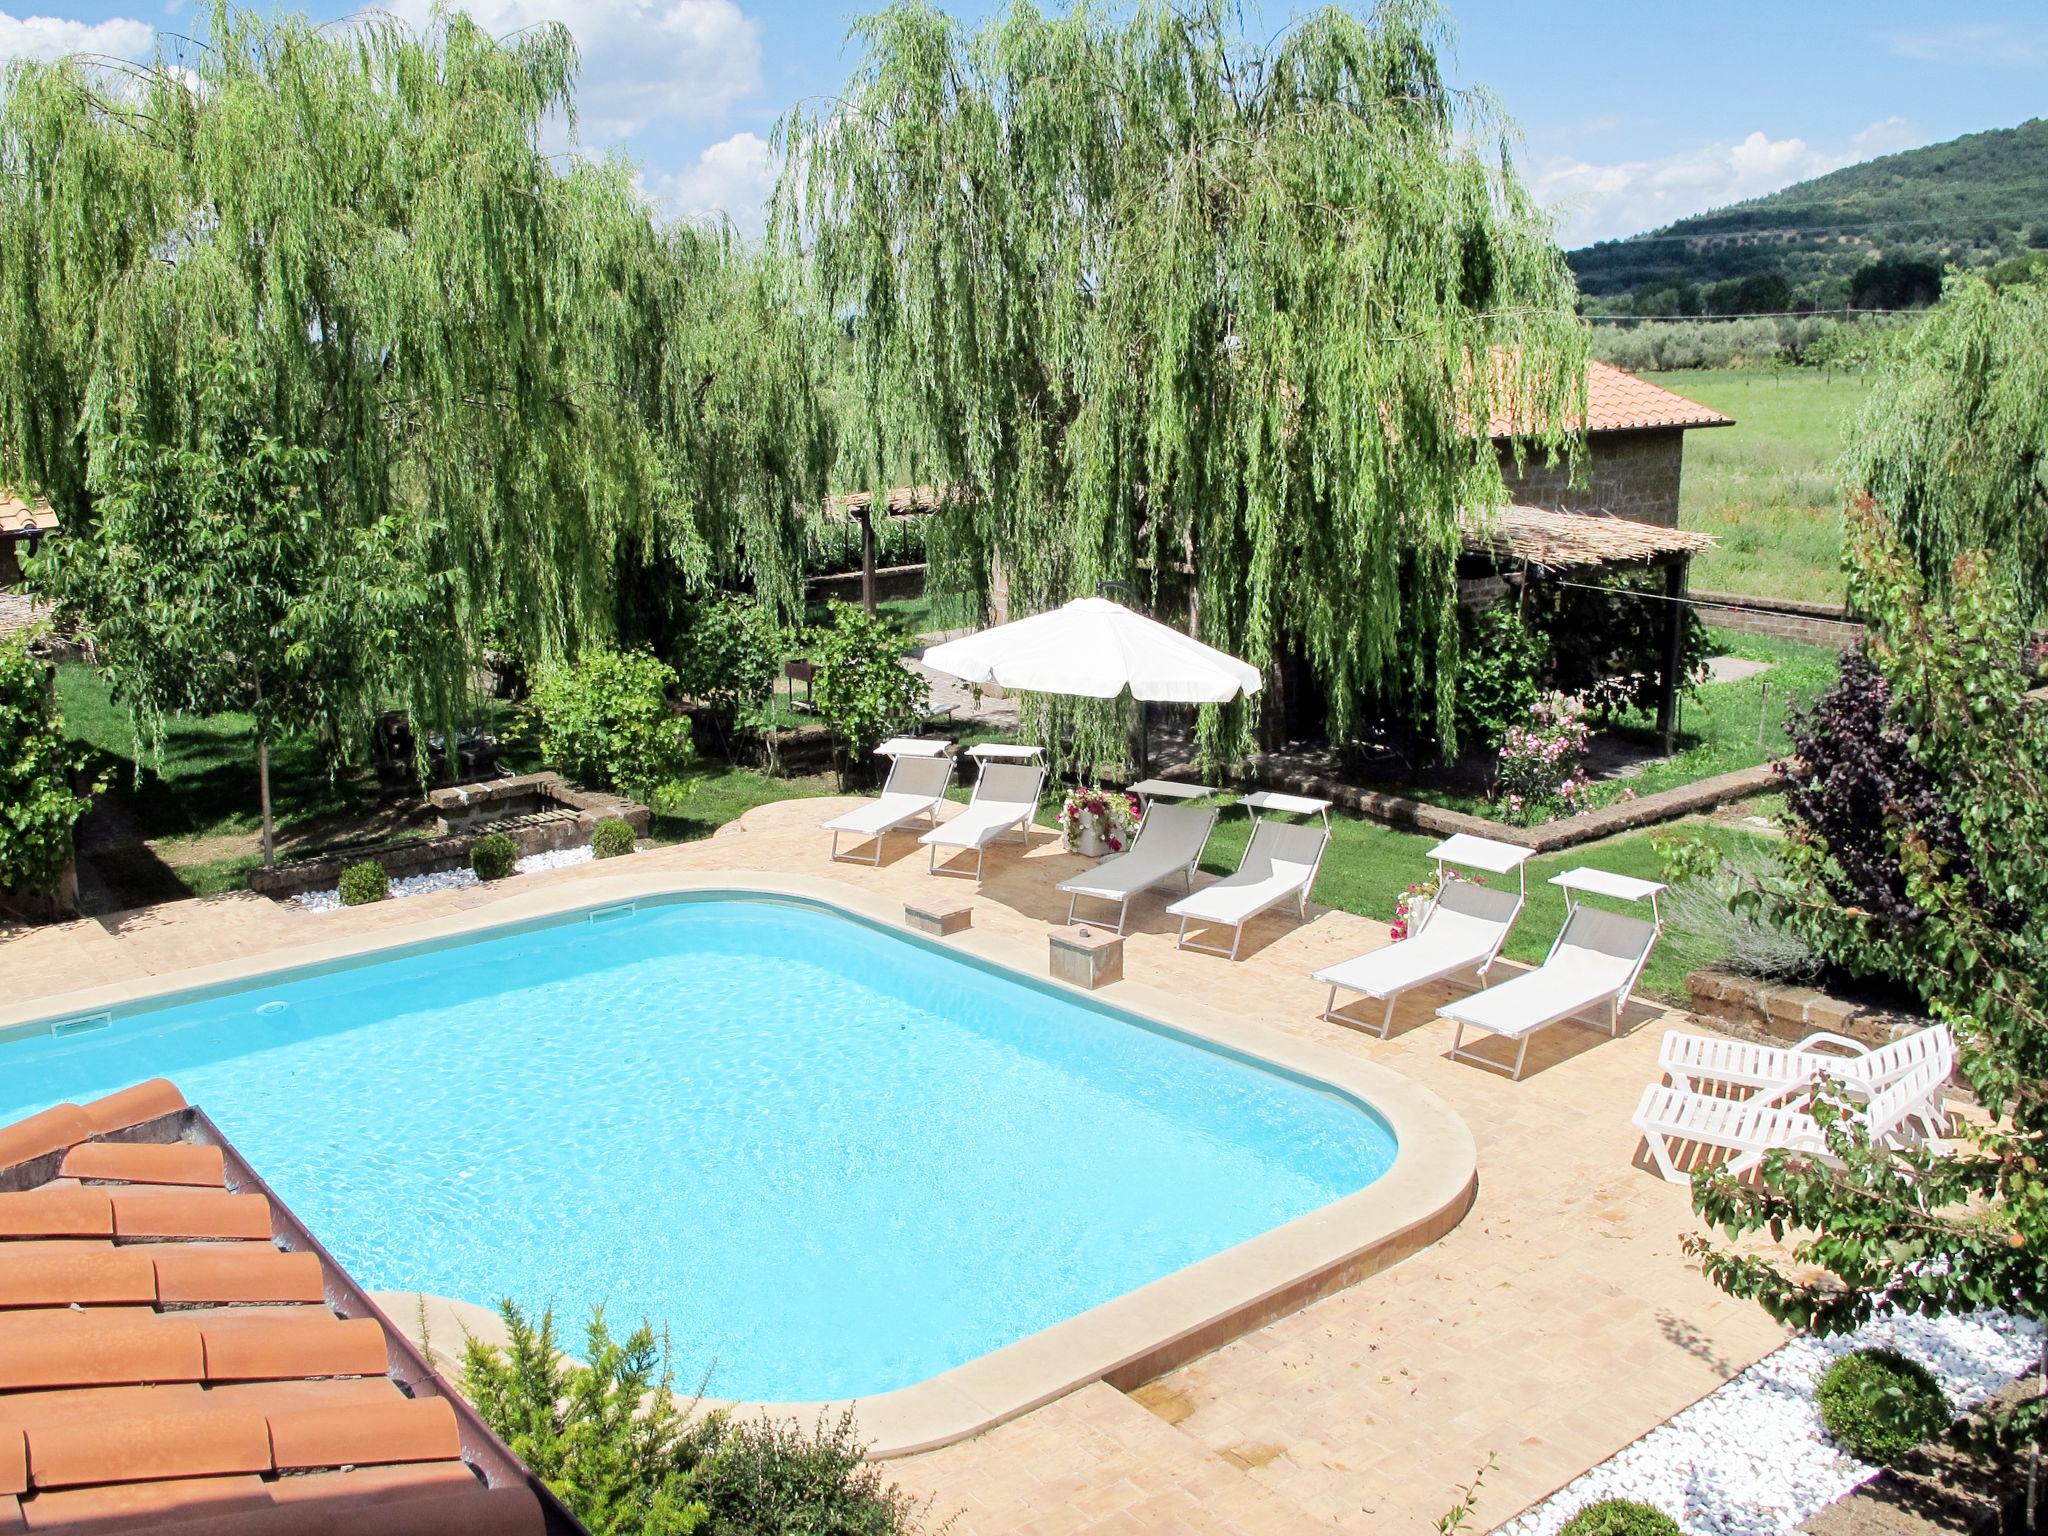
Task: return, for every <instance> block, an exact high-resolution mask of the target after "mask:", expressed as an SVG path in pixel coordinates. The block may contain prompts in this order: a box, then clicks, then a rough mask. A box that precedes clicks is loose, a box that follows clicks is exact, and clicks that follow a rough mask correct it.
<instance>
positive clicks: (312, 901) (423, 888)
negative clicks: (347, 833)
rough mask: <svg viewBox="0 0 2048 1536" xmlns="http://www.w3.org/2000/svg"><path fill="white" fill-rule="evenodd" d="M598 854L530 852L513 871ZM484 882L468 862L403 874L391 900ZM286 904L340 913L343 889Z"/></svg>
mask: <svg viewBox="0 0 2048 1536" xmlns="http://www.w3.org/2000/svg"><path fill="white" fill-rule="evenodd" d="M596 857H597V855H596V854H594V853H592V852H591V851H590V850H589V849H588V848H587V847H586V848H558V849H556V850H555V851H554V852H553V853H529V854H528V855H527V856H526V857H525V858H523V859H521V860H520V861H519V862H518V863H516V864H514V865H513V866H512V872H513V873H514V874H519V875H530V874H532V873H533V872H534V871H535V870H539V869H567V868H568V867H569V866H570V865H572V864H588V863H589V862H590V861H591V860H592V859H594V858H596ZM481 883H482V882H480V881H479V880H478V879H477V877H476V871H474V870H473V869H471V868H470V867H469V866H468V865H467V864H465V865H463V866H462V867H461V868H459V869H439V870H435V871H434V872H433V873H431V874H425V875H405V876H402V877H401V878H399V879H397V880H394V881H392V882H391V897H390V899H391V900H393V901H396V900H398V899H399V898H401V897H405V896H424V895H426V894H427V893H428V892H429V891H459V890H461V889H462V887H464V886H465V885H478V884H481ZM286 905H288V906H293V907H297V908H298V909H299V910H300V911H302V912H339V911H340V910H341V892H340V890H339V889H335V890H327V891H307V892H305V893H304V894H303V895H299V896H294V897H293V898H292V899H291V900H290V901H289V902H288V903H286Z"/></svg>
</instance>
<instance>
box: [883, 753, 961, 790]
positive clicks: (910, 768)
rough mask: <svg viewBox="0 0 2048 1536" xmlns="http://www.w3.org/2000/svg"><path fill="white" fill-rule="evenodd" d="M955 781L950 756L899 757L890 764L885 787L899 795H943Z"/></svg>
mask: <svg viewBox="0 0 2048 1536" xmlns="http://www.w3.org/2000/svg"><path fill="white" fill-rule="evenodd" d="M952 781H953V759H952V758H950V757H899V758H895V759H893V760H892V761H891V762H890V764H889V781H888V783H886V784H885V785H883V786H882V787H883V789H884V790H885V791H887V792H889V793H892V794H898V795H927V796H931V797H933V798H936V797H938V796H939V795H943V794H944V793H945V792H946V786H947V785H948V784H950V783H951V782H952Z"/></svg>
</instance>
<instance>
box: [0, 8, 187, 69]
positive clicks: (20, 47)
mask: <svg viewBox="0 0 2048 1536" xmlns="http://www.w3.org/2000/svg"><path fill="white" fill-rule="evenodd" d="M155 42H156V28H155V27H153V26H151V25H150V24H149V23H148V22H146V21H135V20H133V19H131V18H129V17H126V16H115V17H111V18H109V19H108V20H106V21H95V22H84V21H71V20H68V19H66V18H64V17H61V16H11V15H9V14H8V13H7V12H6V11H0V59H60V58H62V57H63V56H64V55H65V54H67V53H111V54H117V55H119V56H120V57H122V58H124V59H140V58H145V57H147V56H148V54H149V50H150V48H151V46H152V45H153V44H154V43H155Z"/></svg>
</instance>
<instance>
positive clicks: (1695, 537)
mask: <svg viewBox="0 0 2048 1536" xmlns="http://www.w3.org/2000/svg"><path fill="white" fill-rule="evenodd" d="M1464 533H1465V548H1466V550H1467V551H1468V552H1469V553H1471V554H1475V555H1490V556H1492V557H1493V558H1494V559H1496V560H1500V561H1504V562H1513V563H1515V564H1519V565H1525V566H1534V567H1536V568H1537V569H1539V570H1544V571H1589V570H1642V569H1646V568H1649V567H1653V566H1661V565H1674V564H1679V563H1682V562H1683V561H1686V560H1689V559H1691V558H1692V557H1693V556H1694V555H1696V554H1698V553H1699V552H1700V551H1701V550H1704V549H1710V548H1712V547H1713V543H1714V540H1713V536H1712V535H1711V534H1705V533H1693V532H1691V531H1690V530H1688V529H1684V528H1665V527H1660V526H1659V525H1658V524H1656V523H1642V522H1637V521H1636V520H1635V519H1634V518H1630V517H1611V516H1603V515H1599V514H1595V513H1589V512H1553V511H1550V510H1549V509H1547V508H1544V507H1525V506H1520V505H1510V506H1506V507H1502V508H1501V509H1500V511H1499V512H1498V513H1497V514H1495V515H1494V516H1492V517H1491V518H1488V517H1486V516H1484V515H1483V514H1477V513H1475V514H1472V515H1471V516H1469V517H1468V518H1467V519H1466V522H1465V529H1464Z"/></svg>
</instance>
